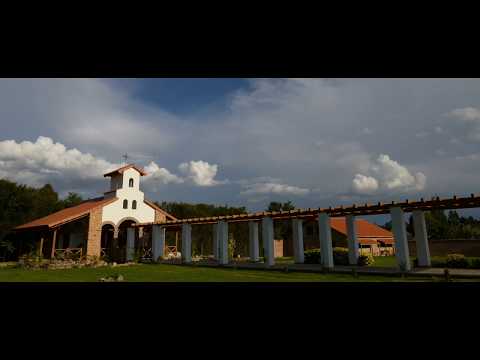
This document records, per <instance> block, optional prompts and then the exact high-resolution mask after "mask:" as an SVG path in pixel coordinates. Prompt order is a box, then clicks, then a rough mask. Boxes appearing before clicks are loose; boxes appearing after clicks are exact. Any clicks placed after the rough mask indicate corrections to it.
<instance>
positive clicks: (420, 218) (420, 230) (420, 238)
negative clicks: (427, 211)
mask: <svg viewBox="0 0 480 360" xmlns="http://www.w3.org/2000/svg"><path fill="white" fill-rule="evenodd" d="M412 216H413V228H414V231H415V242H416V245H417V259H418V266H427V267H430V266H431V262H430V249H429V247H428V237H427V225H426V224H425V215H424V212H423V211H421V210H414V211H413V212H412Z"/></svg>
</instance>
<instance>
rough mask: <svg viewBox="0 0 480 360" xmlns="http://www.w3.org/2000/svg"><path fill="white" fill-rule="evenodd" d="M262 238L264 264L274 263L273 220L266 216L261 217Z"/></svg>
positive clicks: (270, 264) (271, 264)
mask: <svg viewBox="0 0 480 360" xmlns="http://www.w3.org/2000/svg"><path fill="white" fill-rule="evenodd" d="M262 240H263V247H264V249H265V251H264V252H265V264H266V265H268V266H273V265H275V249H274V242H273V220H272V218H269V217H266V218H263V219H262Z"/></svg>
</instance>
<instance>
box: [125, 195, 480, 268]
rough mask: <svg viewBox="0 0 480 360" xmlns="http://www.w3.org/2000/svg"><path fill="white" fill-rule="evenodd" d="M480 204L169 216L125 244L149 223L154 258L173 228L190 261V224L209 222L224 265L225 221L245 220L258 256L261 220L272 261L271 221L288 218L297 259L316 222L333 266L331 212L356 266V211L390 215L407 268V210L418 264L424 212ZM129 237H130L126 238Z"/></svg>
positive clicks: (425, 262) (424, 245)
mask: <svg viewBox="0 0 480 360" xmlns="http://www.w3.org/2000/svg"><path fill="white" fill-rule="evenodd" d="M477 207H480V196H475V195H474V194H471V195H470V196H469V197H457V196H453V197H451V198H444V199H440V198H439V197H434V198H431V199H429V200H424V199H423V198H421V199H420V200H413V201H411V200H405V201H403V202H395V201H392V202H390V203H381V202H378V203H376V204H369V203H365V204H353V205H350V206H337V207H328V208H316V209H313V208H308V209H297V210H291V211H280V212H270V211H263V212H256V213H250V214H240V215H225V216H215V217H204V218H190V219H179V220H169V221H164V222H154V223H144V224H136V225H134V226H132V227H131V228H130V229H128V235H127V248H129V247H130V248H132V247H133V241H134V227H152V252H153V258H154V260H156V259H158V258H159V257H161V256H163V254H164V248H165V231H166V229H172V228H175V229H178V228H179V226H181V232H182V261H183V262H185V263H190V262H191V226H192V225H209V224H211V225H213V226H214V231H213V234H214V236H213V242H214V254H213V255H214V257H215V259H216V260H217V261H218V262H219V264H228V261H229V260H228V251H227V250H228V223H236V222H248V223H249V252H250V254H249V255H250V260H251V261H254V262H256V261H258V259H259V248H258V223H259V222H261V223H262V239H263V241H264V247H265V264H266V265H267V266H272V265H274V264H275V259H274V245H273V221H274V220H288V219H291V220H292V222H293V248H294V259H295V262H296V263H303V262H304V247H303V228H302V222H303V221H304V220H310V221H311V220H315V221H318V226H319V232H318V234H319V242H320V250H321V264H322V265H323V266H324V267H325V268H333V265H334V264H333V249H332V239H331V228H330V217H346V222H347V239H348V248H349V261H350V264H351V265H356V264H357V260H358V240H357V234H356V225H355V216H366V215H380V214H390V215H391V217H392V230H393V234H394V241H395V248H396V251H395V255H396V257H397V262H398V264H399V266H400V267H401V268H403V269H405V270H410V266H411V265H410V261H409V252H408V242H407V232H406V225H405V221H404V214H405V213H406V212H411V213H412V215H413V222H414V230H415V239H416V246H417V254H418V265H419V266H430V252H429V247H428V237H427V229H426V224H425V217H424V212H425V211H431V210H437V209H438V210H447V209H466V208H477ZM128 239H130V240H128Z"/></svg>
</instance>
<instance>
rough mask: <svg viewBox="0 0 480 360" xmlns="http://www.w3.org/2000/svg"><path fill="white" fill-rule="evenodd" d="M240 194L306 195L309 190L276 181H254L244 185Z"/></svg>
mask: <svg viewBox="0 0 480 360" xmlns="http://www.w3.org/2000/svg"><path fill="white" fill-rule="evenodd" d="M245 187H246V188H247V189H246V190H244V191H242V192H241V193H240V194H242V195H257V194H274V195H307V194H308V193H309V192H310V190H309V189H304V188H301V187H298V186H292V185H286V184H277V183H269V182H266V183H254V184H249V185H246V186H245Z"/></svg>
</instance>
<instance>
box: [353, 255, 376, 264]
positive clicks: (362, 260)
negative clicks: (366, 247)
mask: <svg viewBox="0 0 480 360" xmlns="http://www.w3.org/2000/svg"><path fill="white" fill-rule="evenodd" d="M374 262H375V259H374V258H373V255H372V254H370V253H368V254H361V255H360V256H359V257H358V263H357V265H358V266H368V265H372V264H373V263H374Z"/></svg>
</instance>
